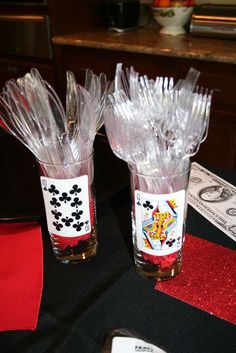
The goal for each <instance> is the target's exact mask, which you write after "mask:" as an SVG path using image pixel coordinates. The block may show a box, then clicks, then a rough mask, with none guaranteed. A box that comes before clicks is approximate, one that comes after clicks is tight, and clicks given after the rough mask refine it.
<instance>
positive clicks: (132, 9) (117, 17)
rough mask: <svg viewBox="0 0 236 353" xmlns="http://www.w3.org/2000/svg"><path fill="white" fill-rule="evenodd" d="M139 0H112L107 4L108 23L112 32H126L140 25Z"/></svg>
mask: <svg viewBox="0 0 236 353" xmlns="http://www.w3.org/2000/svg"><path fill="white" fill-rule="evenodd" d="M139 6H140V4H139V1H138V0H110V1H107V2H106V22H107V26H108V28H109V29H110V30H112V31H117V32H125V31H130V30H132V29H136V28H137V27H138V24H139Z"/></svg>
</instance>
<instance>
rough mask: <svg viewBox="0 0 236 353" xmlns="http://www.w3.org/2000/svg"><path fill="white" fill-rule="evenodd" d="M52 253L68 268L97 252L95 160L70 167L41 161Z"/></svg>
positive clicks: (84, 161)
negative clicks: (94, 184)
mask: <svg viewBox="0 0 236 353" xmlns="http://www.w3.org/2000/svg"><path fill="white" fill-rule="evenodd" d="M38 163H39V170H40V180H41V187H42V192H43V198H44V204H45V211H46V218H47V227H48V231H49V234H50V239H51V243H52V248H53V252H54V254H55V256H56V258H57V259H58V260H59V261H60V262H62V263H65V264H70V263H73V264H75V263H79V262H83V261H85V260H88V259H91V258H92V257H93V256H95V255H96V252H97V245H98V244H97V233H96V215H95V207H96V206H95V198H94V192H93V177H94V169H93V168H94V167H93V156H92V155H91V156H90V157H89V158H88V159H85V160H81V161H78V162H75V163H68V164H66V163H65V164H48V163H44V162H42V161H38Z"/></svg>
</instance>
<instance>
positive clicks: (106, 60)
mask: <svg viewBox="0 0 236 353" xmlns="http://www.w3.org/2000/svg"><path fill="white" fill-rule="evenodd" d="M55 56H56V67H57V79H58V89H59V90H60V94H61V96H62V97H64V96H65V89H66V71H67V70H70V71H72V72H73V73H74V75H75V77H76V80H77V82H78V83H80V84H81V85H83V84H84V79H85V72H86V69H91V70H92V71H93V73H95V74H97V75H99V74H100V73H101V72H103V73H105V74H106V75H107V78H108V79H110V80H111V79H113V78H114V77H113V73H114V71H113V67H112V63H111V60H110V57H109V51H107V50H97V49H92V48H91V49H90V48H79V47H72V46H61V47H60V46H55Z"/></svg>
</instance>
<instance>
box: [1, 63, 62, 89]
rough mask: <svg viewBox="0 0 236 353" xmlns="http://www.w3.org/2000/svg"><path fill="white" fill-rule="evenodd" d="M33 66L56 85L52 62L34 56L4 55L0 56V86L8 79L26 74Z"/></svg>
mask: <svg viewBox="0 0 236 353" xmlns="http://www.w3.org/2000/svg"><path fill="white" fill-rule="evenodd" d="M33 67H35V68H37V69H38V71H39V72H40V74H41V75H42V77H43V78H44V79H45V80H47V81H48V82H50V84H51V85H53V86H54V85H55V81H56V80H55V68H54V65H53V64H52V62H50V61H48V60H35V59H33V58H30V59H29V58H25V57H24V58H22V57H12V56H4V57H0V86H1V87H3V86H4V84H5V82H6V81H7V80H10V79H13V78H14V79H17V78H18V77H22V76H24V75H25V74H26V72H29V71H30V69H31V68H33Z"/></svg>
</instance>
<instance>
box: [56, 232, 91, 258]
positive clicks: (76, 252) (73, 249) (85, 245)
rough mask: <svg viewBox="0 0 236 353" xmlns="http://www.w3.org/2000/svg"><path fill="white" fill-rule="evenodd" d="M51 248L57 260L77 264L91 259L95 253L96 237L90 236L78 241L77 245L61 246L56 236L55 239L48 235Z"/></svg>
mask: <svg viewBox="0 0 236 353" xmlns="http://www.w3.org/2000/svg"><path fill="white" fill-rule="evenodd" d="M50 238H51V242H52V248H53V252H54V255H55V257H56V259H57V260H59V261H60V262H61V263H63V264H78V263H81V262H86V261H89V260H91V259H92V258H93V257H94V256H95V255H96V253H97V247H98V243H97V237H96V235H94V236H91V237H90V238H88V239H87V240H80V241H78V243H77V245H74V246H72V245H68V246H66V247H64V248H63V249H62V248H61V244H60V243H59V242H58V238H57V239H56V240H55V238H54V237H53V235H51V236H50Z"/></svg>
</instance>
